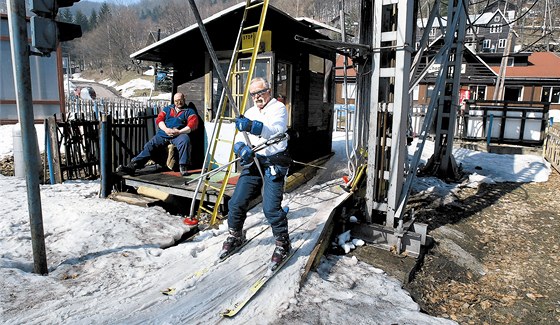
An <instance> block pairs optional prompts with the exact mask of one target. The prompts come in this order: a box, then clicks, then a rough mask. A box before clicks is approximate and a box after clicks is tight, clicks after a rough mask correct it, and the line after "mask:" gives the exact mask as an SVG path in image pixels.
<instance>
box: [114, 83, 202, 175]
mask: <svg viewBox="0 0 560 325" xmlns="http://www.w3.org/2000/svg"><path fill="white" fill-rule="evenodd" d="M173 102H174V104H172V105H169V106H166V107H164V108H163V109H162V110H161V112H160V113H159V114H158V116H157V118H156V124H157V125H158V127H159V130H158V132H157V133H156V135H155V136H154V137H153V138H152V139H150V141H148V142H147V143H146V145H144V149H143V150H142V152H140V153H139V154H138V155H137V156H136V157H134V158H132V160H131V161H130V163H129V164H128V165H126V166H122V165H121V166H119V167H118V168H117V172H122V173H125V174H134V172H135V170H136V169H139V168H142V167H144V165H145V164H146V163H147V162H148V160H150V158H151V157H152V154H153V153H155V152H156V150H157V149H159V148H161V147H162V146H166V145H168V144H169V143H172V144H174V145H175V147H177V150H178V152H179V171H180V172H181V175H182V176H188V167H189V164H190V160H191V151H192V145H191V139H190V137H189V133H191V132H193V131H195V130H196V129H197V128H198V124H199V118H198V114H197V112H196V110H195V109H193V108H191V107H187V106H185V95H184V94H182V93H176V94H175V96H173Z"/></svg>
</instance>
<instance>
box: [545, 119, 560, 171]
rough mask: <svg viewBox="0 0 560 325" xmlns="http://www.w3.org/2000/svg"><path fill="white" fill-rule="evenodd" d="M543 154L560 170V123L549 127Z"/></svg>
mask: <svg viewBox="0 0 560 325" xmlns="http://www.w3.org/2000/svg"><path fill="white" fill-rule="evenodd" d="M543 155H544V158H545V159H546V160H548V162H550V164H551V165H552V166H553V167H554V169H556V170H557V171H558V172H560V123H555V124H553V125H551V126H550V127H549V128H548V132H547V134H546V139H545V141H544V150H543Z"/></svg>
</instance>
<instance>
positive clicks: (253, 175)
mask: <svg viewBox="0 0 560 325" xmlns="http://www.w3.org/2000/svg"><path fill="white" fill-rule="evenodd" d="M249 91H250V95H251V98H252V99H253V102H254V104H255V105H254V106H253V107H251V108H249V109H248V110H246V112H245V114H244V115H241V116H239V117H238V118H237V119H236V121H235V126H236V128H237V130H238V131H242V132H247V135H248V138H249V141H250V143H251V145H254V146H257V145H259V144H261V143H263V142H265V141H267V139H270V138H272V137H273V136H275V135H278V134H281V133H285V132H286V131H287V130H288V112H287V110H286V106H284V104H283V103H281V102H279V101H277V100H276V99H275V98H273V97H272V94H271V89H270V83H269V82H268V81H267V80H266V79H264V78H255V79H253V80H251V83H250V85H249ZM239 135H241V134H239ZM238 138H239V139H243V141H239V142H236V143H235V145H234V152H235V154H236V155H237V157H240V158H241V166H242V170H241V174H240V176H239V179H238V181H237V185H236V187H235V190H234V193H233V195H232V197H231V199H230V200H229V203H228V208H229V212H228V228H229V237H228V238H227V239H226V241H225V242H224V243H223V246H222V251H221V252H220V258H225V257H227V256H229V255H230V254H232V253H233V252H235V251H237V249H238V248H239V247H240V246H241V245H242V244H243V242H244V241H245V234H244V232H243V223H244V222H245V219H246V218H247V210H248V209H249V203H250V201H251V200H252V199H253V198H255V197H256V196H257V195H258V194H259V193H261V187H262V186H263V185H264V189H263V191H262V195H263V212H264V215H265V217H266V218H267V220H268V222H269V223H270V225H271V227H272V233H273V235H274V237H275V239H276V248H275V249H274V252H273V254H272V258H271V265H270V268H271V269H275V268H276V267H277V266H278V265H280V264H281V263H282V261H284V259H286V257H287V256H288V254H289V252H290V249H291V246H290V238H289V235H288V218H287V217H286V215H287V211H285V210H283V209H282V198H283V195H284V180H285V177H286V175H287V174H288V168H289V166H290V164H291V162H292V159H291V158H290V156H289V154H288V152H287V148H288V141H287V139H285V140H282V141H280V142H278V143H274V144H272V145H270V146H267V147H265V148H264V149H262V150H259V152H258V153H257V154H256V155H255V153H254V152H253V149H252V148H251V147H250V146H249V145H248V144H246V143H245V141H244V137H239V136H238ZM255 159H257V160H258V162H259V165H260V166H261V168H262V172H263V178H261V175H260V172H259V169H258V168H257V165H256V164H255V163H254V160H255Z"/></svg>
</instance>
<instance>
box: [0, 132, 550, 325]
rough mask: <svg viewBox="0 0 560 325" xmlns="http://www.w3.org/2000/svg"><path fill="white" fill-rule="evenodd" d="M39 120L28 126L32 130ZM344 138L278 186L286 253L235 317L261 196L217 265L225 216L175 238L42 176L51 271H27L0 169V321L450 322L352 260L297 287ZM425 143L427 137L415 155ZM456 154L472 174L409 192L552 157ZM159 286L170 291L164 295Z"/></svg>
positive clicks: (172, 219) (535, 174)
mask: <svg viewBox="0 0 560 325" xmlns="http://www.w3.org/2000/svg"><path fill="white" fill-rule="evenodd" d="M42 128H43V127H42V126H41V125H38V126H37V133H38V138H39V139H43V135H44V134H43V133H42ZM12 132H13V126H0V158H2V157H4V156H7V155H12V154H13V142H12V141H10V140H11V137H12ZM344 139H345V133H343V132H335V133H334V134H333V151H334V152H335V155H334V156H333V157H332V158H331V159H330V160H329V161H328V162H327V163H326V165H325V167H327V168H328V169H327V170H320V171H319V172H318V174H317V176H316V177H315V178H313V179H312V180H311V181H309V182H308V183H307V184H305V185H304V186H302V187H301V188H299V189H297V190H296V191H294V192H290V193H285V195H284V201H283V204H284V206H288V207H289V209H290V212H289V214H288V218H289V228H290V236H291V238H292V242H293V244H292V245H293V247H294V249H295V250H296V252H295V254H294V256H293V257H292V258H291V259H290V260H289V262H288V263H287V265H286V266H285V267H284V268H283V269H282V270H281V271H280V272H279V273H278V274H277V275H276V276H275V277H274V278H272V279H271V280H270V281H269V282H268V283H267V284H266V285H265V287H264V289H263V290H262V291H261V292H260V293H259V294H258V295H257V296H256V297H255V298H254V299H253V300H252V301H250V302H249V304H248V305H247V306H246V307H245V308H244V309H243V310H242V311H241V312H240V313H239V314H238V315H237V316H236V317H235V318H233V319H222V318H221V316H220V315H219V312H220V311H223V310H224V309H226V308H229V307H231V306H232V305H233V303H234V302H235V301H237V299H239V297H240V296H242V295H243V293H245V292H246V291H247V290H248V288H249V287H250V286H251V285H252V284H253V283H254V281H255V279H256V278H257V276H258V275H259V274H261V273H262V272H264V269H265V268H266V264H267V262H268V261H269V259H270V255H271V254H272V250H273V247H274V244H273V242H274V240H273V238H272V234H271V230H270V228H269V227H268V225H267V223H266V221H265V219H264V215H263V214H262V212H261V210H262V207H261V205H258V206H256V207H255V208H254V209H252V210H251V211H250V212H249V216H248V219H247V222H246V224H245V229H246V230H247V237H249V238H250V237H253V236H254V239H252V240H251V242H250V243H249V244H248V245H247V246H245V248H244V249H243V250H242V251H240V252H239V253H238V254H235V255H233V256H231V257H230V258H229V259H227V260H226V261H224V262H221V263H218V262H217V261H216V259H217V255H218V252H219V250H220V248H221V244H222V242H223V241H224V240H225V238H226V236H227V231H226V227H225V225H221V226H220V227H219V229H216V230H206V231H202V232H200V233H199V235H198V236H197V237H196V238H194V239H193V240H192V241H189V242H183V243H180V244H178V245H175V241H176V240H177V239H179V238H180V237H181V236H182V235H183V234H184V233H185V232H186V231H188V228H187V226H185V225H184V224H183V223H182V222H181V218H180V217H179V216H176V215H171V214H169V213H167V212H166V211H165V210H163V209H162V208H161V207H139V206H134V205H130V204H126V203H122V202H116V201H113V200H110V199H102V198H99V195H98V193H99V190H100V184H99V182H98V181H67V182H65V183H64V184H57V185H41V188H40V192H41V208H42V217H43V223H44V232H45V245H46V249H47V263H48V269H49V274H48V275H46V276H41V275H36V274H34V273H32V270H33V264H32V263H33V261H32V251H31V240H30V225H29V215H28V212H27V194H26V187H25V181H24V180H23V179H20V178H16V177H6V176H2V175H0V184H1V186H0V215H1V216H2V218H0V319H1V320H2V322H4V323H6V324H139V323H142V324H215V323H217V322H223V323H225V324H245V323H250V324H317V323H320V324H455V322H453V321H451V320H448V319H443V318H436V317H432V316H429V315H426V314H424V313H422V312H420V310H419V306H418V304H416V303H415V302H414V301H413V300H412V298H411V297H410V295H409V294H408V292H406V291H405V290H403V289H402V288H401V286H402V283H400V282H399V281H398V280H396V279H394V278H392V277H390V276H388V275H387V274H386V273H385V272H384V271H383V270H381V269H378V268H375V267H373V266H371V265H368V264H366V263H364V262H361V261H359V260H357V259H356V258H355V257H349V256H344V255H343V256H332V255H328V256H325V257H323V258H322V262H321V264H320V265H319V267H318V269H317V270H316V271H312V272H311V273H309V275H308V277H307V279H306V281H305V282H304V284H303V287H302V288H301V289H299V281H300V278H301V275H302V273H303V269H304V267H305V264H306V263H307V257H308V256H309V254H310V252H311V250H312V249H313V248H314V243H315V242H316V241H317V238H318V236H319V234H320V232H321V230H322V227H323V224H324V221H325V220H326V218H327V217H328V215H329V213H330V211H332V209H333V208H334V207H335V206H336V205H338V204H339V203H340V202H341V201H342V200H344V198H345V196H346V195H347V194H346V192H344V191H343V190H341V187H340V186H339V185H342V179H341V178H342V175H343V174H344V172H345V168H346V166H347V164H346V160H345V159H346V158H345V157H346V154H345V152H344V148H345V141H344ZM39 147H40V150H43V148H44V145H43V144H41V143H40V144H39ZM413 150H414V149H413V148H412V147H411V148H410V150H409V152H410V153H412V152H413ZM430 150H431V151H432V152H433V144H431V143H430V142H428V143H427V144H426V147H425V150H424V151H425V152H424V153H423V155H422V157H423V158H422V160H423V161H424V162H425V161H426V160H427V158H429V157H430V156H431V152H430ZM454 156H455V157H456V159H457V161H458V162H459V163H461V164H462V166H463V168H464V170H465V171H466V172H468V173H471V175H470V177H469V178H468V179H467V180H466V181H465V182H463V183H461V184H445V183H443V182H442V181H440V180H438V179H436V178H432V177H424V178H417V179H416V180H415V182H414V185H413V190H414V191H430V192H432V193H435V194H437V195H439V196H441V197H448V198H450V199H451V200H452V199H453V195H452V193H453V191H454V190H456V189H458V188H459V187H463V186H477V184H480V183H481V182H490V183H491V182H504V181H512V182H543V181H546V180H547V179H548V176H549V174H550V165H549V164H548V163H547V162H546V161H544V160H543V159H542V158H541V157H538V156H532V155H497V154H489V153H482V152H474V151H470V150H467V149H456V150H455V151H454ZM475 172H476V173H475ZM351 239H357V238H354V237H351ZM167 288H174V289H175V294H174V295H171V296H168V295H164V294H162V291H165V290H166V289H167Z"/></svg>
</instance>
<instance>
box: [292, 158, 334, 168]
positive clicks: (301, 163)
mask: <svg viewBox="0 0 560 325" xmlns="http://www.w3.org/2000/svg"><path fill="white" fill-rule="evenodd" d="M292 162H293V163H294V164H300V165H304V166H309V167H315V168H320V169H327V167H323V166H317V165H313V164H308V163H304V162H301V161H296V160H292Z"/></svg>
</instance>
